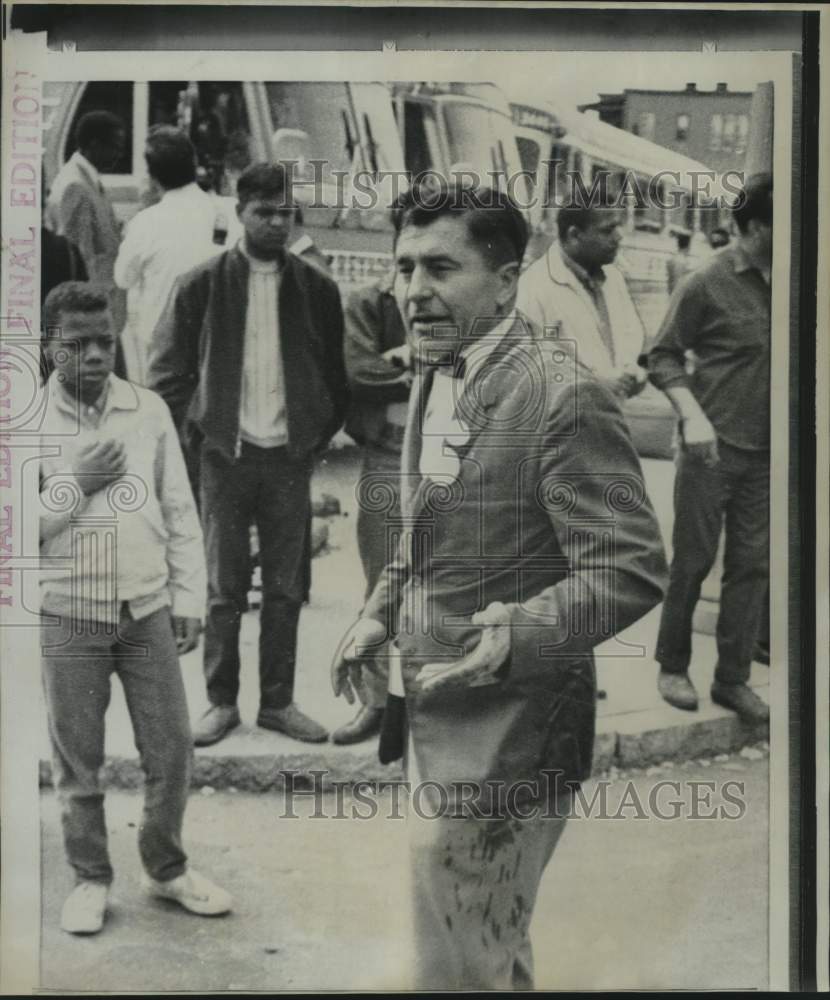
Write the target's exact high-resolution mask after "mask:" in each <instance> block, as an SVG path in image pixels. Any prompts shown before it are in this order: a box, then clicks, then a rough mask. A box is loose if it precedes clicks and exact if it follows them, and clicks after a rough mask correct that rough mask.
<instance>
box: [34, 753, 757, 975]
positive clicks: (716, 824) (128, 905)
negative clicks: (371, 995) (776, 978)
mask: <svg viewBox="0 0 830 1000" xmlns="http://www.w3.org/2000/svg"><path fill="white" fill-rule="evenodd" d="M767 764H768V761H767V759H766V748H765V746H764V745H763V744H762V745H761V748H760V749H757V748H748V749H746V750H744V751H743V753H742V754H734V755H731V756H729V757H726V756H723V757H721V758H719V759H717V760H694V761H689V762H686V763H671V764H666V765H664V766H663V767H661V768H651V769H649V771H648V772H644V771H635V772H628V773H622V772H620V773H617V772H612V773H611V774H610V775H609V776H608V777H609V779H610V783H609V784H608V786H607V803H608V805H607V808H606V809H605V814H606V817H611V816H614V815H617V814H618V815H620V816H621V818H618V819H611V818H605V819H600V818H590V819H586V818H577V819H573V820H572V821H571V822H570V823H569V827H568V829H567V830H566V833H565V836H564V838H563V840H562V842H561V844H560V845H559V847H558V849H557V852H556V855H555V857H554V861H553V863H552V865H551V866H550V867H549V869H548V871H547V874H546V876H545V878H544V880H543V882H542V885H541V888H540V895H539V902H538V905H537V912H536V917H535V920H534V925H533V937H534V945H535V950H536V967H537V975H536V978H537V987H539V988H558V989H565V988H572V989H579V988H583V989H584V988H595V989H611V988H637V987H639V988H661V987H663V988H665V987H670V986H671V987H674V988H685V989H693V988H714V987H717V988H718V989H730V988H732V989H763V988H765V985H766V978H767V968H766V963H767V954H766V938H767V868H768V863H767V837H768V828H767V808H768V806H767V781H768V769H767ZM629 779H630V783H629ZM660 781H679V782H681V783H682V784H681V793H680V795H679V796H678V795H676V793H674V792H671V790H668V793H667V794H665V795H663V796H662V797H661V799H660V802H661V803H662V804H661V805H659V808H660V810H661V811H662V812H663V813H664V814H670V812H671V807H670V806H669V804H668V803H669V801H670V800H671V799H672V798H676V799H679V800H680V801H681V802H682V803H683V805H682V806H681V807H680V811H681V814H682V815H683V816H684V817H685V818H684V819H678V820H665V821H661V820H659V819H656V818H653V815H652V816H651V818H645V819H644V818H639V819H638V818H635V817H636V816H637V815H638V813H640V811H641V810H640V809H639V808H638V806H637V803H639V804H640V805H641V806H644V807H645V811H646V812H648V813H649V814H651V813H652V810H651V808H650V807H649V806H648V803H649V793H650V791H652V792H653V789H654V787H655V785H656V783H658V782H660ZM692 782H709V783H711V782H714V783H715V785H714V787H715V789H716V790H715V793H714V794H713V795H712V796H711V802H709V801H706V794H707V793H706V788H705V786H701V785H698V786H694V785H692V784H691V783H692ZM725 782H734V783H737V782H740V783H743V785H744V789H743V793H741V790H740V786H739V785H737V784H733V785H732V786H731V790H730V795H731V796H732V797H733V798H736V797H742V798H743V800H744V801H745V803H746V808H745V812H743V815H742V817H741V818H740V819H733V820H729V819H725V818H720V819H710V820H708V821H704V820H702V819H698V820H694V819H691V818H689V817H690V814H691V811H692V810H693V809H694V803H693V798H694V788H695V787H697V788H698V793H697V794H698V796H701V795H702V796H703V798H702V799H700V802H702V805H700V806H699V808H698V813H699V815H701V816H703V815H705V814H707V813H710V812H712V811H713V809H716V808H717V807H718V806H724V807H725V808H726V807H728V810H727V811H729V812H732V813H735V812H738V811H739V808H738V807H736V806H734V805H730V803H729V801H728V799H727V795H726V792H727V788H725V787H724V783H725ZM597 788H598V786H597V782H596V781H592V782H590V783H589V784H588V785H587V786H586V789H585V794H586V798H587V800H588V801H589V802H590V800H591V797H592V795H593V794H594V792H596V791H597ZM700 789H703V791H702V792H701V791H700ZM664 791H666V790H665V789H664ZM374 801H376V803H377V805H378V815H377V816H376V817H375V818H374V819H368V820H360V819H357V818H354V817H353V815H352V806H353V805H355V803H354V800H352V799H351V798H350V797H349V796H348V795H347V796H346V797H345V798H344V799H343V801H342V808H341V810H340V811H341V812H342V813H345V814H346V816H347V818H345V819H336V818H331V817H332V816H333V815H334V814H336V812H337V802H336V800H335V797H334V796H333V795H327V796H324V797H323V798H322V799H321V801H320V803H319V806H318V808H319V811H321V812H323V813H324V815H325V816H326V817H329V818H317V819H313V818H311V813H312V812H313V811H314V809H315V803H314V802H313V801H309V800H308V799H302V800H295V802H294V805H293V811H294V812H295V813H296V814H297V815H298V818H297V819H287V818H285V813H286V812H287V811H289V810H288V809H287V806H286V800H285V798H284V796H283V795H282V794H279V793H273V794H267V795H259V796H257V795H248V794H242V793H235V794H234V793H232V792H217V793H215V794H204V793H199V792H195V793H194V794H193V795H192V797H191V800H190V805H189V808H188V814H187V820H186V829H185V833H186V842H187V846H188V849H189V851H190V854H191V858H192V860H193V862H194V864H195V865H196V866H197V867H200V868H201V869H202V870H204V871H205V872H206V873H209V874H210V875H211V876H212V877H214V878H215V879H216V880H217V881H219V882H221V883H222V884H223V885H224V886H226V887H227V888H228V889H229V890H231V891H232V892H233V894H234V896H235V898H236V910H235V912H234V913H233V914H232V915H230V916H228V917H224V918H214V919H212V920H211V919H204V918H198V917H192V916H190V915H188V914H185V913H183V912H182V911H180V910H179V909H178V908H177V907H175V906H174V905H172V904H167V903H162V902H156V901H147V900H145V899H144V898H143V897H142V896H141V893H140V889H139V884H138V877H139V862H138V855H137V850H136V846H135V834H136V829H135V824H136V823H137V821H138V818H139V812H140V796H139V795H138V794H136V793H133V792H121V791H111V792H110V793H109V794H108V797H107V802H108V825H109V829H110V839H111V850H112V855H113V861H114V865H115V868H116V871H117V873H118V874H117V879H116V883H115V886H114V890H113V898H112V907H111V915H110V918H109V921H108V923H107V926H106V928H105V930H104V932H103V933H102V934H101V935H99V936H98V937H95V938H86V939H79V938H72V937H70V936H69V935H66V934H64V933H62V932H61V931H60V930H59V929H58V919H59V911H60V905H61V903H62V900H63V898H64V896H65V894H66V893H67V892H68V890H69V889H70V888H71V877H70V874H69V872H68V870H67V868H66V866H65V863H64V861H63V857H62V851H61V846H60V830H59V819H58V809H57V803H56V801H55V798H54V796H53V794H52V793H51V792H44V794H43V797H42V817H43V892H44V896H43V940H42V944H43V947H42V956H43V958H42V986H43V987H44V988H47V989H54V990H61V991H72V990H89V991H99V990H103V991H142V992H143V991H156V990H200V991H211V990H228V989H238V990H242V989H251V990H286V989H288V990H303V989H308V990H310V989H315V990H326V989H328V990H335V989H358V988H363V989H373V988H374V989H382V988H386V989H391V988H394V987H396V986H398V987H403V988H405V987H406V974H405V971H403V970H404V969H405V967H406V964H405V963H406V957H405V956H406V949H407V942H408V934H407V927H406V904H407V896H406V888H405V878H404V872H405V849H406V829H405V823H404V821H403V820H402V819H392V818H387V817H388V814H389V812H390V811H394V810H393V805H394V803H393V802H392V801H391V798H390V795H389V793H386V794H385V795H383V796H381V797H380V798H379V799H377V800H374Z"/></svg>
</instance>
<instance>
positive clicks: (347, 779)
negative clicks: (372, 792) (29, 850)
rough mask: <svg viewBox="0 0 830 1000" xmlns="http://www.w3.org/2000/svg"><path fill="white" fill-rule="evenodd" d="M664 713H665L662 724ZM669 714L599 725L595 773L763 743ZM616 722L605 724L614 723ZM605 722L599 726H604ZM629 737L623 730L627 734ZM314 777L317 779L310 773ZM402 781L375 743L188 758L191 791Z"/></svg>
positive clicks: (725, 722)
mask: <svg viewBox="0 0 830 1000" xmlns="http://www.w3.org/2000/svg"><path fill="white" fill-rule="evenodd" d="M667 713H672V719H671V722H670V723H669V724H668V725H667V724H666V716H667ZM676 715H677V713H676V712H674V710H672V709H654V710H650V711H648V712H635V713H632V714H631V716H628V717H626V716H624V717H622V719H623V722H625V721H626V720H628V723H629V724H628V725H624V726H623V727H622V730H620V729H613V730H612V729H610V728H609V729H607V730H604V729H603V725H602V721H600V726H599V730H598V732H597V738H596V742H595V744H594V766H593V773H594V775H599V774H602V773H604V772H607V771H609V770H610V769H611V768H612V767H616V768H636V767H647V766H649V765H651V764H658V763H661V762H663V761H668V760H689V759H692V758H696V757H713V756H715V755H716V754H720V753H733V752H735V751H736V750H740V749H741V748H742V747H744V746H747V745H750V744H753V743H756V742H758V741H759V740H762V739H766V738H767V736H768V727H767V726H766V725H762V726H755V727H753V726H748V725H746V724H745V723H742V722H741V721H740V720H739V719H738V718H737V717H736V716H734V715H715V716H714V717H711V718H700V719H695V720H693V721H689V722H683V723H680V724H676V723H674V722H673V716H676ZM619 722H620V719H619V717H617V718H615V719H613V720H611V719H609V720H607V723H613V724H617V725H619ZM607 723H606V724H607ZM635 728H636V731H630V732H626V731H625V730H626V729H632V730H633V729H635ZM315 772H316V773H315ZM102 777H103V780H104V783H105V785H106V786H108V787H111V788H127V789H132V788H140V787H141V786H142V784H143V781H144V777H143V774H142V771H141V767H140V764H139V762H138V760H137V759H135V758H128V757H108V758H107V761H106V764H105V765H104V770H103V774H102ZM402 778H403V774H402V770H401V767H400V764H399V763H398V764H393V765H389V766H384V765H382V764H381V763H380V762H379V761H378V759H377V753H376V747H375V741H374V740H372V741H369V742H367V743H365V744H361V745H360V746H359V747H355V748H354V750H344V748H338V749H337V752H336V753H333V752H332V747H331V744H322V745H320V746H319V747H309V748H308V749H304V750H302V751H299V752H297V753H291V754H285V753H278V754H274V753H271V754H262V753H260V754H251V753H248V754H246V753H243V754H236V755H233V756H230V755H221V754H217V753H216V752H215V751H214V752H213V753H201V752H197V753H196V754H195V757H194V766H193V777H192V782H191V787H193V788H213V789H216V790H220V789H222V790H227V789H230V788H235V789H237V790H238V791H246V792H270V791H280V790H282V789H284V788H285V787H286V782H290V783H291V784H292V785H293V787H294V788H296V789H300V788H303V789H311V788H315V787H316V788H321V789H322V790H327V789H331V788H332V786H333V785H335V784H338V783H345V784H354V783H356V782H358V781H370V782H377V783H386V782H397V781H401V780H402ZM40 784H41V786H42V787H50V786H51V785H52V768H51V765H50V763H49V762H48V761H41V762H40Z"/></svg>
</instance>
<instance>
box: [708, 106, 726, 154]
mask: <svg viewBox="0 0 830 1000" xmlns="http://www.w3.org/2000/svg"><path fill="white" fill-rule="evenodd" d="M722 141H723V115H712V122H711V126H710V128H709V149H710V150H711V151H712V152H713V153H719V152H720V148H721V142H722Z"/></svg>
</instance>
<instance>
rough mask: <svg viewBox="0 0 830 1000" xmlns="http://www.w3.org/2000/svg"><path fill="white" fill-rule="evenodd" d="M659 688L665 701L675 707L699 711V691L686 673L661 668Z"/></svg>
mask: <svg viewBox="0 0 830 1000" xmlns="http://www.w3.org/2000/svg"><path fill="white" fill-rule="evenodd" d="M657 690H658V691H659V692H660V697H661V698H662V699H663V701H667V702H668V703H669V704H670V705H673V706H674V707H675V708H680V709H682V710H683V711H684V712H696V711H697V691H695V686H694V684H692V682H691V681H690V680H689V678H688V676H687V675H686V674H671V673H669V672H668V671H666V670H661V671H660V676H659V677H658V678H657Z"/></svg>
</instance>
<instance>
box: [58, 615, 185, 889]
mask: <svg viewBox="0 0 830 1000" xmlns="http://www.w3.org/2000/svg"><path fill="white" fill-rule="evenodd" d="M41 646H42V654H43V657H42V666H43V671H42V672H43V687H44V692H45V695H46V706H47V710H48V714H49V735H50V738H51V742H52V753H53V761H54V781H55V787H56V789H57V792H58V796H59V798H60V802H61V808H62V821H63V836H64V845H65V848H66V854H67V858H68V860H69V863H70V865H71V866H72V867H73V869H74V870H75V874H76V877H77V878H78V880H83V881H89V882H103V883H106V884H108V883H110V882H111V881H112V878H113V871H112V866H111V865H110V860H109V854H108V851H107V826H106V821H105V817H104V792H103V790H102V788H101V785H100V782H99V775H98V772H99V770H100V768H101V767H102V765H103V763H104V715H105V713H106V710H107V706H108V704H109V700H110V675H111V674H113V673H115V674H117V675H118V677H119V679H120V680H121V684H122V685H123V688H124V695H125V698H126V701H127V708H128V710H129V713H130V719H131V720H132V725H133V733H134V737H135V744H136V747H137V749H138V752H139V756H140V758H141V766H142V769H143V770H144V775H145V791H144V813H143V815H142V819H141V823H140V825H139V828H138V846H139V851H140V852H141V859H142V861H143V863H144V867H145V869H146V870H147V873H148V874H149V875H150V876H151V877H152V878H154V879H158V880H159V881H167V880H168V879H172V878H176V877H178V876H179V875H181V874H182V873H183V872H184V870H185V868H186V866H187V857H186V855H185V853H184V850H183V849H182V838H181V833H182V820H183V818H184V810H185V805H186V803H187V793H188V788H189V785H190V770H191V758H192V738H191V734H190V723H189V720H188V714H187V702H186V701H185V693H184V685H183V683H182V675H181V669H180V668H179V658H178V654H177V652H176V642H175V639H174V636H173V628H172V623H171V619H170V609H169V608H166V607H165V608H161V609H160V610H158V611H155V612H153V613H152V614H150V615H148V616H147V617H146V618H141V619H139V620H138V621H136V620H135V619H134V618H133V617H132V615H131V614H130V612H129V610H128V608H127V605H126V604H122V606H121V613H120V620H119V623H118V629H117V633H116V630H115V629H114V628H113V626H111V625H105V624H103V623H101V622H89V621H79V620H77V619H73V618H68V617H63V618H61V619H59V624H57V625H56V626H51V625H48V624H46V623H44V625H43V626H42V628H41Z"/></svg>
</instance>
